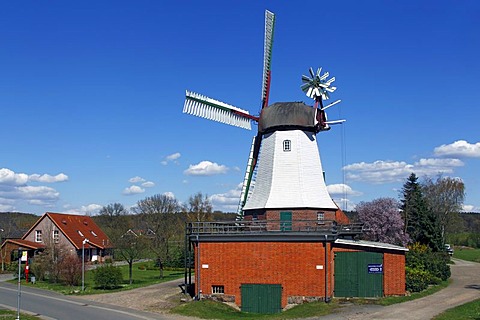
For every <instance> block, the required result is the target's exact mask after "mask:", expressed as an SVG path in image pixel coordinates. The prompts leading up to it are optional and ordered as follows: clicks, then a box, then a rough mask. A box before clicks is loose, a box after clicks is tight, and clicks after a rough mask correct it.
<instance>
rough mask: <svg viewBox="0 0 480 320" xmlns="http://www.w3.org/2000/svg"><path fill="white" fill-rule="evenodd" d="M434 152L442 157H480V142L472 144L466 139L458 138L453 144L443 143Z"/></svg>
mask: <svg viewBox="0 0 480 320" xmlns="http://www.w3.org/2000/svg"><path fill="white" fill-rule="evenodd" d="M433 152H434V153H435V155H437V156H441V157H443V156H447V157H459V158H462V157H465V158H480V142H477V143H475V144H471V143H468V142H467V141H465V140H458V141H455V142H454V143H451V144H442V145H441V146H440V147H436V148H435V149H434V151H433Z"/></svg>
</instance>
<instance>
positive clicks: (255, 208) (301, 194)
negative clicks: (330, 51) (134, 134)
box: [183, 10, 344, 217]
mask: <svg viewBox="0 0 480 320" xmlns="http://www.w3.org/2000/svg"><path fill="white" fill-rule="evenodd" d="M274 26H275V15H274V14H273V13H272V12H270V11H268V10H266V11H265V40H264V59H263V81H262V100H261V112H260V115H259V116H254V115H250V114H249V112H248V111H246V110H243V109H240V108H237V107H235V106H232V105H229V104H227V103H224V102H221V101H218V100H215V99H212V98H209V97H207V96H204V95H201V94H198V93H194V92H191V91H186V98H185V104H184V108H183V112H184V113H187V114H192V115H195V116H198V117H202V118H206V119H209V120H213V121H217V122H221V123H225V124H228V125H232V126H237V127H240V128H244V129H247V130H251V123H252V122H256V123H258V132H257V134H256V136H255V137H254V138H253V141H252V147H251V149H250V155H249V160H248V164H247V170H246V173H245V178H244V183H243V188H242V194H241V197H240V203H239V212H238V214H239V216H240V217H242V216H243V214H245V215H252V216H257V215H262V214H265V213H266V212H267V211H268V210H274V211H275V210H277V211H278V210H279V209H282V208H288V209H292V208H293V209H299V210H305V209H307V210H313V211H316V210H327V211H328V210H329V211H335V210H337V209H338V207H337V206H336V204H335V203H334V202H333V201H332V199H331V197H330V195H329V194H328V192H327V188H326V185H325V181H324V177H323V169H322V164H321V161H320V154H319V151H318V145H317V141H316V134H317V133H319V132H320V131H326V130H329V129H330V125H332V124H339V123H342V122H343V121H344V120H336V121H328V120H327V116H326V112H325V110H326V109H328V108H330V107H332V106H334V105H336V104H338V103H339V102H340V100H337V101H335V102H333V103H330V104H328V105H326V106H324V104H323V101H324V100H327V99H329V98H330V93H333V92H334V91H335V90H336V88H335V87H333V86H332V83H333V82H334V81H335V78H334V77H333V78H330V79H329V78H328V77H329V73H328V72H325V73H323V74H321V71H322V69H321V68H319V69H317V72H316V73H315V72H314V71H313V69H312V68H310V70H309V73H310V76H305V75H303V76H302V82H303V84H302V86H301V89H302V90H303V91H304V92H305V93H306V95H307V96H308V97H309V98H312V99H313V100H314V101H315V103H314V106H313V107H311V106H308V105H306V104H305V103H303V102H280V103H274V104H272V105H268V100H269V93H270V83H271V57H272V45H273V34H274ZM254 173H256V174H255V179H253V176H254Z"/></svg>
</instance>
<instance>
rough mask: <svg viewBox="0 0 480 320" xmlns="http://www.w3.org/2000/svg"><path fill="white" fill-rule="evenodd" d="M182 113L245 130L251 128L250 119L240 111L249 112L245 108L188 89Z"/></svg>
mask: <svg viewBox="0 0 480 320" xmlns="http://www.w3.org/2000/svg"><path fill="white" fill-rule="evenodd" d="M183 113H187V114H191V115H194V116H197V117H200V118H205V119H208V120H213V121H216V122H220V123H225V124H228V125H231V126H235V127H239V128H243V129H247V130H251V129H252V126H251V120H250V119H249V118H246V117H244V116H242V113H243V114H246V115H248V114H249V113H248V111H247V110H243V109H240V108H237V107H235V106H232V105H230V104H227V103H225V102H222V101H219V100H215V99H212V98H209V97H207V96H204V95H201V94H198V93H195V92H192V91H188V90H187V91H186V95H185V103H184V105H183Z"/></svg>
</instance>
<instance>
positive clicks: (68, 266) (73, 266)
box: [59, 253, 82, 286]
mask: <svg viewBox="0 0 480 320" xmlns="http://www.w3.org/2000/svg"><path fill="white" fill-rule="evenodd" d="M59 268H60V279H61V280H62V281H63V282H64V283H65V284H67V285H69V286H76V285H78V284H79V283H80V279H81V278H82V260H81V259H80V258H79V257H78V256H77V255H76V254H74V253H71V254H68V255H66V256H65V257H64V258H63V260H62V261H60V262H59Z"/></svg>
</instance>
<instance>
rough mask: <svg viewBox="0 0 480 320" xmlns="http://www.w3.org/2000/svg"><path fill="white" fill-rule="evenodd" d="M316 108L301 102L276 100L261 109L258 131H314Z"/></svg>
mask: <svg viewBox="0 0 480 320" xmlns="http://www.w3.org/2000/svg"><path fill="white" fill-rule="evenodd" d="M315 116H316V109H315V108H312V107H311V106H308V105H306V104H305V103H303V102H276V103H274V104H272V105H270V106H268V107H267V108H264V109H263V110H262V113H261V114H260V119H259V121H258V131H259V132H260V133H268V132H272V131H278V130H297V129H300V130H305V131H313V132H316V126H315V124H316V119H315Z"/></svg>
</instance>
